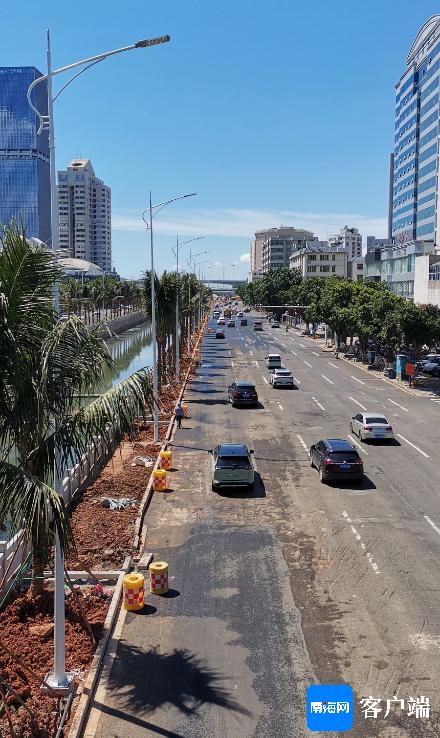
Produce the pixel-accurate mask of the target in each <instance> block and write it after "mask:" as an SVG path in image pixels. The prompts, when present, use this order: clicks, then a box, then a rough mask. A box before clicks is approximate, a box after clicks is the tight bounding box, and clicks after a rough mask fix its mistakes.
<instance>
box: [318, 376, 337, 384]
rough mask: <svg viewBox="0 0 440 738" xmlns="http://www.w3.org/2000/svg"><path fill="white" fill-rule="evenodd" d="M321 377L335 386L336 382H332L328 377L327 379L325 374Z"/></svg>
mask: <svg viewBox="0 0 440 738" xmlns="http://www.w3.org/2000/svg"><path fill="white" fill-rule="evenodd" d="M321 377H322V378H323V379H325V381H326V382H328V383H329V384H334V382H332V380H331V379H329V378H328V377H326V376H325V374H321Z"/></svg>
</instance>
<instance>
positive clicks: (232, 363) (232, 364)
mask: <svg viewBox="0 0 440 738" xmlns="http://www.w3.org/2000/svg"><path fill="white" fill-rule="evenodd" d="M231 366H232V368H234V362H233V361H232V359H231Z"/></svg>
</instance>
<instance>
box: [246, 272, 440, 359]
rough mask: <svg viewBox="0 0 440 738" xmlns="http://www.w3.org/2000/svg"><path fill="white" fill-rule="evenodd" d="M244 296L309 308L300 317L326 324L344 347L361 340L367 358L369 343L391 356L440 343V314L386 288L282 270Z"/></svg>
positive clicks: (257, 301) (252, 301)
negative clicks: (353, 339) (354, 338)
mask: <svg viewBox="0 0 440 738" xmlns="http://www.w3.org/2000/svg"><path fill="white" fill-rule="evenodd" d="M240 295H241V297H242V299H243V300H244V301H245V302H246V303H247V304H249V305H302V306H305V308H304V309H303V310H302V311H300V312H301V314H302V315H303V317H304V319H305V320H306V321H309V322H310V323H321V322H323V323H327V325H328V326H329V327H330V328H331V329H332V330H333V331H334V332H335V333H336V334H337V335H338V337H339V338H340V339H342V340H344V341H346V339H347V337H349V336H357V338H358V340H359V343H360V348H361V351H362V352H365V350H366V346H367V342H368V341H369V340H374V341H376V342H378V343H380V344H381V345H383V346H386V347H387V348H388V350H389V352H390V353H391V354H395V353H397V352H399V351H400V350H407V349H409V348H410V347H412V348H413V349H414V350H416V351H417V350H420V349H421V348H422V347H423V346H428V347H430V346H433V345H436V344H438V343H440V309H439V308H438V307H437V306H435V305H415V304H414V303H413V302H411V301H410V300H406V299H405V298H403V297H399V296H398V295H395V294H394V293H393V292H392V291H391V290H390V289H389V288H388V287H387V286H386V285H385V284H383V283H381V282H354V281H352V280H350V279H346V278H343V277H331V278H326V279H323V278H320V277H313V278H310V279H303V278H302V276H301V274H300V272H299V271H297V270H290V269H287V268H285V269H284V268H283V269H278V270H274V271H271V272H269V273H267V274H265V275H264V276H263V277H262V278H261V279H259V280H257V281H255V282H251V283H250V284H247V285H244V286H243V287H242V288H241V289H240ZM280 312H282V311H280Z"/></svg>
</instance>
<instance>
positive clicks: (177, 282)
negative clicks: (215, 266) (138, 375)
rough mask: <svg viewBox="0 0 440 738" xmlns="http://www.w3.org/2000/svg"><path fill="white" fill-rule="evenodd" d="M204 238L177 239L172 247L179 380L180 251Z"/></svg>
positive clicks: (178, 374)
mask: <svg viewBox="0 0 440 738" xmlns="http://www.w3.org/2000/svg"><path fill="white" fill-rule="evenodd" d="M202 238H206V236H197V237H196V238H189V239H188V241H182V242H181V243H179V236H177V238H176V248H174V246H173V247H172V250H173V254H174V256H175V257H176V338H175V341H176V367H175V372H176V377H177V378H178V377H179V376H180V340H179V338H180V336H179V333H180V330H179V290H180V285H179V251H180V249H181V248H182V246H186V244H188V243H192V242H193V241H200V240H201V239H202Z"/></svg>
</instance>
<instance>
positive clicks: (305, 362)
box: [303, 359, 312, 369]
mask: <svg viewBox="0 0 440 738" xmlns="http://www.w3.org/2000/svg"><path fill="white" fill-rule="evenodd" d="M303 361H304V364H307V366H309V367H310V369H311V368H312V365H311V364H309V362H308V361H306V360H305V359H303Z"/></svg>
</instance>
